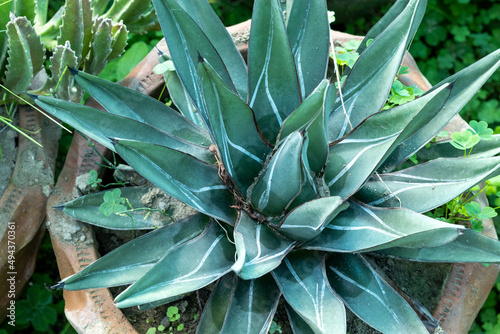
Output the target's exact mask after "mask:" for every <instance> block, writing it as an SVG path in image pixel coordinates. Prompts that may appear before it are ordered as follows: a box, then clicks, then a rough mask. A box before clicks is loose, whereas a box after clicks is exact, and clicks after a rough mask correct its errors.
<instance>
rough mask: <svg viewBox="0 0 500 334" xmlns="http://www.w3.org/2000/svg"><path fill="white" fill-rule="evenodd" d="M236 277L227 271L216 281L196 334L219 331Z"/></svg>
mask: <svg viewBox="0 0 500 334" xmlns="http://www.w3.org/2000/svg"><path fill="white" fill-rule="evenodd" d="M237 280H238V277H237V276H236V275H235V274H233V273H229V274H227V275H225V276H223V277H221V279H220V280H219V281H218V282H217V286H216V287H215V289H214V290H213V291H212V293H211V294H210V298H209V299H208V302H207V303H206V304H205V307H204V309H203V314H202V315H201V318H200V322H199V323H198V326H197V328H196V334H213V333H220V332H221V330H222V327H223V326H224V319H226V315H227V310H228V308H229V305H230V304H231V302H232V297H233V295H234V290H235V288H236V284H237Z"/></svg>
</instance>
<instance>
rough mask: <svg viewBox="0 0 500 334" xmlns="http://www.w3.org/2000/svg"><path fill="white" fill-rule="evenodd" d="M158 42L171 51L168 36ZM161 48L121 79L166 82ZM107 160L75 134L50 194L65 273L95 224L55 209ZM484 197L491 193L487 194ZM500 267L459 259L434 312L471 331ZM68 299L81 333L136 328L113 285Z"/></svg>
mask: <svg viewBox="0 0 500 334" xmlns="http://www.w3.org/2000/svg"><path fill="white" fill-rule="evenodd" d="M228 30H229V32H230V34H231V36H232V37H233V39H234V40H235V42H236V44H237V46H238V49H239V50H240V52H241V53H242V54H243V55H244V57H246V53H247V50H248V36H249V32H250V21H246V22H243V23H241V24H238V25H235V26H232V27H229V28H228ZM360 38H361V37H358V36H353V35H349V34H344V33H339V32H335V34H334V39H335V40H336V41H339V42H346V41H348V40H351V39H360ZM158 48H159V49H160V50H162V51H165V52H168V51H167V49H166V45H165V42H164V40H162V41H161V42H160V43H159V44H158ZM157 60H158V55H157V51H156V50H153V51H152V52H151V53H150V54H149V55H148V56H147V57H146V58H145V59H144V60H143V62H141V63H140V64H139V65H138V67H136V69H135V70H134V71H133V72H132V73H131V74H130V75H129V76H127V78H125V79H124V80H123V81H122V82H121V83H122V84H124V85H126V86H128V87H131V88H134V89H138V90H140V91H143V92H144V93H146V94H148V93H150V92H151V91H153V90H155V89H157V88H158V87H159V86H162V85H163V78H162V77H161V76H158V75H156V74H154V73H153V72H152V69H153V67H154V66H155V64H156V63H157ZM405 65H407V66H410V69H411V74H409V75H406V76H404V77H402V78H401V81H403V82H404V83H405V84H407V85H409V84H414V85H417V86H419V87H420V88H421V89H423V90H427V89H429V88H430V84H429V83H428V81H427V80H426V79H425V78H424V77H423V75H422V74H421V73H420V71H419V70H418V68H417V66H416V64H415V62H414V61H413V58H412V57H411V56H410V55H409V54H408V55H407V57H406V60H405ZM466 126H467V124H465V122H464V121H463V120H461V118H460V117H457V118H455V119H453V120H452V122H450V125H448V127H447V129H448V130H451V131H455V130H457V129H461V128H464V127H466ZM96 149H97V150H99V151H100V152H101V154H104V151H105V150H104V149H103V148H102V147H101V146H100V145H96ZM100 161H101V158H100V157H99V155H97V154H96V153H95V152H94V150H93V149H91V148H90V147H89V146H88V145H87V144H86V141H85V140H83V139H82V138H81V137H80V136H77V135H75V138H74V139H73V143H72V145H71V148H70V153H69V154H68V157H67V160H66V164H65V166H64V169H63V172H62V174H61V177H60V178H59V181H58V183H57V185H56V187H55V191H54V192H53V195H52V196H51V197H50V199H49V203H48V206H49V209H48V220H49V222H50V225H49V231H50V234H51V238H52V242H53V245H54V250H55V252H56V257H57V262H58V265H59V270H60V273H61V277H67V276H69V275H72V274H74V273H76V272H78V271H80V270H81V269H83V268H84V267H85V266H87V265H88V264H90V263H91V262H93V261H95V260H96V259H97V258H98V254H97V250H96V241H95V238H94V236H93V235H92V231H91V226H90V225H86V224H83V223H80V222H78V221H75V220H74V219H71V218H69V217H68V216H66V215H64V214H63V213H62V212H59V211H56V210H54V209H51V208H50V207H53V206H57V205H59V204H61V203H64V202H67V201H69V200H71V199H72V198H73V190H74V187H75V183H76V178H77V176H78V175H81V174H85V173H87V172H88V171H89V170H91V169H95V168H96V166H97V165H96V164H97V163H99V162H100ZM482 200H483V201H484V202H483V204H484V203H486V202H485V201H486V199H485V198H482ZM483 225H484V226H485V230H484V232H483V233H484V234H486V235H488V236H491V237H496V232H495V229H494V226H493V223H492V222H491V220H490V221H485V222H484V223H483ZM498 271H499V269H498V268H497V266H490V267H488V268H487V267H484V266H483V265H481V264H454V265H453V266H452V269H451V272H450V274H449V277H448V279H447V282H446V283H445V284H444V288H443V294H442V297H441V300H440V301H439V303H438V306H437V308H436V309H435V310H434V317H435V318H436V319H438V320H439V323H440V324H441V326H442V327H443V329H444V330H445V331H446V332H448V333H450V334H451V333H453V334H460V333H467V332H468V329H469V327H470V325H471V324H472V322H473V321H474V319H475V316H476V315H477V312H478V311H479V309H480V308H481V306H482V304H483V303H484V301H485V299H486V297H487V295H488V293H489V291H490V290H491V287H492V286H493V283H494V282H495V279H496V277H497V275H498ZM64 298H65V300H66V310H65V311H66V316H67V318H68V320H69V321H70V322H71V324H72V325H73V327H74V328H75V329H76V330H77V331H78V332H79V333H92V334H95V333H103V334H104V333H136V331H135V329H134V328H133V327H132V325H131V324H130V323H129V322H128V321H127V320H126V319H125V318H124V316H123V314H122V312H121V311H120V310H119V309H118V308H116V307H115V305H114V304H113V299H112V297H111V294H110V293H109V290H108V289H94V290H84V291H64Z"/></svg>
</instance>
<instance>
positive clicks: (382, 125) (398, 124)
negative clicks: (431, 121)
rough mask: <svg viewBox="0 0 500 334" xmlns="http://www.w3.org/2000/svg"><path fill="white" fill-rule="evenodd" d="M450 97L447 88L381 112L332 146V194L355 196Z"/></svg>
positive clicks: (327, 171)
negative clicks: (399, 145) (381, 165)
mask: <svg viewBox="0 0 500 334" xmlns="http://www.w3.org/2000/svg"><path fill="white" fill-rule="evenodd" d="M441 92H442V93H441ZM448 95H449V91H448V90H445V89H444V88H443V89H441V90H440V91H436V94H432V95H429V98H426V99H422V100H419V103H417V104H406V105H403V106H401V107H398V108H393V109H389V110H383V111H381V112H378V113H376V114H374V115H372V116H369V117H368V118H367V119H366V120H364V121H363V122H362V123H361V124H360V125H359V126H358V127H356V128H355V129H354V131H352V132H351V133H350V134H348V135H347V136H346V137H344V138H342V139H341V140H340V141H339V142H335V143H332V146H331V147H330V152H329V161H328V163H327V166H326V169H325V182H326V184H327V186H328V187H329V188H330V194H332V195H338V196H341V197H344V198H347V197H349V196H351V195H352V194H353V193H355V192H356V191H357V190H358V189H359V187H361V186H362V185H363V184H364V183H365V181H366V180H367V179H368V177H370V176H371V175H372V174H373V172H374V171H375V170H376V169H377V167H378V166H379V165H380V164H381V163H382V162H383V161H384V158H385V157H386V156H388V155H389V153H390V152H391V150H392V149H394V147H396V145H397V144H398V142H399V141H400V138H401V137H403V138H404V137H405V136H407V135H408V133H411V132H412V131H413V130H414V129H415V128H417V127H420V126H422V122H421V120H422V118H425V116H426V115H427V114H429V113H430V114H435V113H436V112H437V111H438V110H439V109H440V108H441V107H442V105H443V103H444V101H443V99H444V100H446V98H447V97H448ZM429 100H430V101H429ZM434 100H437V103H438V104H437V108H434V106H435V104H434ZM420 101H422V102H420ZM428 101H429V102H428ZM426 102H428V103H426ZM436 109H437V110H436Z"/></svg>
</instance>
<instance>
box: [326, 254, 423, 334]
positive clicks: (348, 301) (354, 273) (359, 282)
mask: <svg viewBox="0 0 500 334" xmlns="http://www.w3.org/2000/svg"><path fill="white" fill-rule="evenodd" d="M326 272H327V276H328V280H329V281H330V285H331V287H332V289H333V290H334V291H335V293H337V294H338V296H339V297H340V298H341V299H342V300H343V301H344V303H345V305H346V306H347V307H348V308H349V309H350V310H351V311H352V312H353V313H354V314H356V315H357V316H358V317H360V318H361V319H363V321H364V322H366V323H367V324H369V325H370V326H372V327H373V328H375V329H376V330H378V331H380V332H382V333H401V334H403V333H405V334H417V333H421V334H428V333H429V332H428V331H427V329H426V328H425V326H424V324H423V323H422V321H420V319H419V317H418V316H417V314H416V313H415V311H413V309H412V308H411V306H410V305H409V304H408V303H406V301H405V300H404V299H403V297H401V296H400V295H399V294H398V293H397V292H396V291H395V290H394V289H393V288H392V287H391V286H389V285H388V284H387V283H386V282H385V281H384V279H383V278H382V277H380V276H379V275H378V274H377V273H376V272H375V270H374V269H373V268H372V267H371V266H370V265H369V264H368V262H366V260H365V259H364V258H363V257H361V256H359V255H355V254H340V253H339V254H332V256H330V257H329V258H328V259H327V261H326Z"/></svg>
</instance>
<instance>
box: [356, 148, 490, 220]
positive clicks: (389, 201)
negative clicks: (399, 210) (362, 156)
mask: <svg viewBox="0 0 500 334" xmlns="http://www.w3.org/2000/svg"><path fill="white" fill-rule="evenodd" d="M499 174H500V157H494V158H482V159H463V158H461V159H460V158H444V159H437V160H432V161H429V162H426V163H423V164H420V165H417V166H414V167H410V168H407V169H404V170H401V171H398V172H394V173H389V174H377V175H376V176H373V177H372V178H371V179H370V180H369V181H368V182H367V183H366V184H365V185H364V186H363V188H361V189H360V191H359V192H357V193H356V198H358V199H359V200H361V201H363V202H365V203H367V204H368V205H372V206H383V207H399V206H402V207H404V208H407V209H410V210H412V211H415V212H426V211H429V210H432V209H434V208H436V207H438V206H440V205H441V204H444V203H446V202H449V201H451V200H452V199H453V198H455V197H456V196H458V195H460V194H461V193H463V192H464V191H466V190H468V189H470V188H472V187H473V186H475V185H476V184H478V183H480V182H482V181H484V180H486V179H488V178H491V177H494V176H496V175H499Z"/></svg>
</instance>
